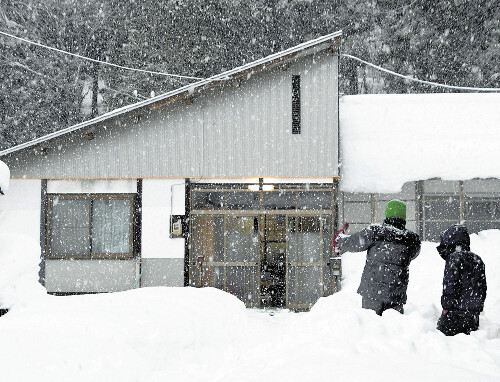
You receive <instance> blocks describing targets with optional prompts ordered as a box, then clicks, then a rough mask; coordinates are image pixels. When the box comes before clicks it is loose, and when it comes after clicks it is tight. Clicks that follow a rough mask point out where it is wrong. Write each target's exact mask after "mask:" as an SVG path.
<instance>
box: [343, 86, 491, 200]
mask: <svg viewBox="0 0 500 382" xmlns="http://www.w3.org/2000/svg"><path fill="white" fill-rule="evenodd" d="M499 142H500V94H477V93H474V94H463V93H460V94H453V93H447V94H377V95H354V96H344V97H342V98H341V99H340V152H341V159H340V161H341V189H342V191H347V192H380V193H393V192H399V191H401V188H402V186H403V184H404V183H405V182H408V181H415V180H424V179H431V178H441V179H444V180H467V179H473V178H488V177H494V178H500V166H498V160H499V154H498V143H499Z"/></svg>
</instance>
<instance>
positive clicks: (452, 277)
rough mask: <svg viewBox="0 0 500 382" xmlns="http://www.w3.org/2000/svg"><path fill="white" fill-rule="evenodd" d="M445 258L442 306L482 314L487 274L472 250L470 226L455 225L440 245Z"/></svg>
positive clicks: (445, 233)
mask: <svg viewBox="0 0 500 382" xmlns="http://www.w3.org/2000/svg"><path fill="white" fill-rule="evenodd" d="M437 250H438V252H439V254H440V255H441V257H442V258H443V259H445V260H446V265H445V268H444V277H443V294H442V296H441V306H442V307H443V309H446V310H450V311H461V312H465V313H472V314H479V313H480V312H482V310H483V307H484V300H485V299H486V274H485V269H484V263H483V261H482V260H481V258H480V257H479V256H478V255H476V254H474V253H472V252H471V251H470V239H469V233H468V232H467V228H466V227H464V226H461V225H453V226H451V227H450V228H448V229H447V230H446V231H444V232H443V234H442V235H441V243H440V245H439V246H438V247H437Z"/></svg>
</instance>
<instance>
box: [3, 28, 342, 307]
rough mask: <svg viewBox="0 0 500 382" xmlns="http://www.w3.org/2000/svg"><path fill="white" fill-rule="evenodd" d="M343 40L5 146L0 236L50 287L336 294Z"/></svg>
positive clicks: (294, 302) (308, 46)
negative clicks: (34, 260) (22, 246)
mask: <svg viewBox="0 0 500 382" xmlns="http://www.w3.org/2000/svg"><path fill="white" fill-rule="evenodd" d="M340 37H341V32H336V33H332V34H330V35H327V36H323V37H321V38H318V39H315V40H312V41H309V42H306V43H304V44H301V45H298V46H296V47H293V48H291V49H288V50H285V51H283V52H280V53H277V54H274V55H271V56H269V57H266V58H264V59H261V60H258V61H255V62H252V63H250V64H247V65H244V66H242V67H239V68H236V69H234V70H230V71H228V72H225V73H222V74H220V75H216V76H214V77H211V78H209V79H206V80H201V81H199V82H197V83H194V84H191V85H189V86H186V87H182V88H180V89H177V90H175V91H172V92H169V93H166V94H163V95H160V96H156V97H154V98H151V99H149V100H147V101H143V102H139V103H137V104H134V105H130V106H127V107H124V108H122V109H118V110H114V111H112V112H110V113H107V114H105V115H102V116H99V117H97V118H95V119H93V120H91V121H88V122H84V123H80V124H78V125H75V126H72V127H69V128H66V129H64V130H61V131H58V132H56V133H53V134H50V135H48V136H45V137H42V138H39V139H35V140H33V141H31V142H27V143H25V144H21V145H19V146H16V147H13V148H11V149H8V150H5V151H3V152H1V153H0V156H1V159H2V160H3V161H4V162H5V163H7V164H8V166H9V167H10V171H11V177H12V180H11V184H10V190H9V193H8V194H7V195H6V196H5V197H4V198H2V199H1V200H0V210H1V211H2V214H3V219H2V221H1V224H2V227H1V229H2V230H3V231H4V232H5V231H15V232H16V233H25V234H27V235H29V236H32V237H39V238H40V244H41V247H42V263H41V272H40V274H41V280H42V282H43V284H44V285H45V287H46V289H47V290H48V292H51V293H60V294H68V293H98V292H112V291H120V290H127V289H131V288H135V287H147V286H188V285H191V286H213V287H217V288H221V289H223V290H226V291H228V292H230V293H233V294H235V295H236V296H238V297H239V298H240V299H241V300H243V301H244V302H245V304H246V305H247V306H250V307H255V306H287V307H290V308H295V309H301V308H307V307H309V306H310V305H311V304H313V303H314V302H315V301H316V300H317V299H318V298H319V297H321V296H325V295H329V294H331V293H333V292H334V291H335V290H336V289H337V288H338V287H339V285H338V281H339V280H338V277H339V272H340V269H339V264H337V263H335V264H333V262H330V257H331V236H332V230H333V229H334V226H335V225H336V214H335V209H336V206H337V205H338V204H337V201H336V198H337V193H338V187H337V186H338V176H339V172H338V162H339V161H338V155H339V152H338V132H339V131H338V99H339V97H338V63H339V46H340Z"/></svg>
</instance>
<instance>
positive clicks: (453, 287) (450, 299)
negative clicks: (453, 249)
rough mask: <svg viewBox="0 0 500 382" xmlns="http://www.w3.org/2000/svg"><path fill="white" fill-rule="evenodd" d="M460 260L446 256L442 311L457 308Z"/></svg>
mask: <svg viewBox="0 0 500 382" xmlns="http://www.w3.org/2000/svg"><path fill="white" fill-rule="evenodd" d="M459 262H460V258H459V257H457V256H448V258H447V259H446V265H445V267H444V276H443V294H442V296H441V306H442V307H443V309H446V310H452V309H454V308H456V307H457V306H458V299H459V295H460V277H461V275H460V268H461V267H460V264H459Z"/></svg>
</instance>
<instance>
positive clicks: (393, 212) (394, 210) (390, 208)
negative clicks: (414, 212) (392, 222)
mask: <svg viewBox="0 0 500 382" xmlns="http://www.w3.org/2000/svg"><path fill="white" fill-rule="evenodd" d="M385 217H386V218H399V219H403V220H406V204H404V203H403V202H402V201H400V200H391V201H390V202H389V203H387V207H385Z"/></svg>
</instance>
